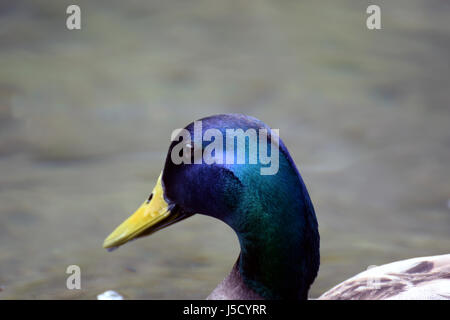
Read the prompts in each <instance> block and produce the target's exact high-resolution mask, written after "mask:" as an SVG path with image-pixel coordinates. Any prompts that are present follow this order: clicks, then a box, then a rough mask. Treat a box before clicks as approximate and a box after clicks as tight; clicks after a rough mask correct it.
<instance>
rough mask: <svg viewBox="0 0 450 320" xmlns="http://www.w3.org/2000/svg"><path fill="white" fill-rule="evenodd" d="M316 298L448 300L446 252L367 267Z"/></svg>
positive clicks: (448, 261) (449, 285)
mask: <svg viewBox="0 0 450 320" xmlns="http://www.w3.org/2000/svg"><path fill="white" fill-rule="evenodd" d="M318 299H319V300H446V299H450V254H445V255H439V256H431V257H421V258H413V259H408V260H401V261H396V262H392V263H389V264H385V265H382V266H378V267H373V268H370V269H368V270H366V271H364V272H361V273H359V274H357V275H356V276H354V277H352V278H350V279H348V280H346V281H344V282H342V283H340V284H338V285H337V286H335V287H333V288H332V289H330V290H329V291H327V292H325V293H324V294H322V295H321V296H320V297H319V298H318Z"/></svg>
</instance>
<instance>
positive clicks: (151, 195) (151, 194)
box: [147, 193, 153, 203]
mask: <svg viewBox="0 0 450 320" xmlns="http://www.w3.org/2000/svg"><path fill="white" fill-rule="evenodd" d="M152 198H153V193H150V196H149V197H148V199H147V203H149V202H150V200H152Z"/></svg>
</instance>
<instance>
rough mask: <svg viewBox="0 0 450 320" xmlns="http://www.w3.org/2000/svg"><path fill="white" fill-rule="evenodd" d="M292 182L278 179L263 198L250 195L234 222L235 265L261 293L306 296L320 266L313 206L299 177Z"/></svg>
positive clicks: (288, 296)
mask: <svg viewBox="0 0 450 320" xmlns="http://www.w3.org/2000/svg"><path fill="white" fill-rule="evenodd" d="M300 179H301V178H300ZM292 185H294V186H295V187H289V188H286V189H288V190H283V189H284V188H283V187H282V186H280V185H279V187H278V189H277V191H274V190H272V196H274V198H273V200H271V201H266V203H264V202H261V200H260V199H256V200H255V197H253V200H252V197H251V196H249V197H248V199H249V201H248V202H247V203H245V204H244V206H241V207H240V214H239V216H240V217H242V219H240V221H238V223H237V224H235V228H234V229H235V231H236V233H237V235H238V238H239V242H240V246H241V253H240V256H239V260H238V262H237V264H238V270H239V272H240V274H241V276H242V279H243V281H244V283H245V284H246V286H247V287H248V288H249V289H251V290H253V291H254V292H256V293H257V294H258V295H260V296H261V297H263V298H265V299H307V295H308V290H309V287H310V286H311V284H312V282H313V281H314V279H315V277H316V275H317V272H318V268H319V232H318V226H317V220H316V216H315V213H314V208H313V206H312V203H311V200H310V198H309V195H308V192H307V190H306V187H305V186H304V184H303V182H302V181H301V180H297V181H296V183H295V184H291V186H292ZM266 198H267V197H266ZM235 222H236V221H235Z"/></svg>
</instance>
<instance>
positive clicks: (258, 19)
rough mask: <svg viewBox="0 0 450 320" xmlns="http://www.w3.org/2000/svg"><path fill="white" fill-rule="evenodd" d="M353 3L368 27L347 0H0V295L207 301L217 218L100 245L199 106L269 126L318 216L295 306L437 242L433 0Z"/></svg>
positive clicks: (437, 14)
mask: <svg viewBox="0 0 450 320" xmlns="http://www.w3.org/2000/svg"><path fill="white" fill-rule="evenodd" d="M72 3H76V4H78V5H79V6H80V7H81V10H82V29H81V30H80V31H68V30H67V29H66V25H65V20H66V17H67V15H66V13H65V11H66V8H67V6H68V5H69V4H72ZM370 3H371V4H378V5H380V6H381V10H382V30H379V31H369V30H367V28H366V26H365V20H366V17H367V14H366V13H365V11H366V8H367V6H368V5H369V2H368V1H356V0H353V1H350V0H342V1H335V0H333V1H332V0H330V1H293V0H289V1H288V0H278V1H267V0H252V1H250V0H247V1H237V0H233V1H210V0H202V1H197V0H195V1H194V0H192V1H186V0H183V1H181V0H180V1H137V0H136V1H118V0H116V1H109V0H108V1H106V0H104V1H95V2H94V1H45V0H41V1H31V0H30V1H23V0H14V1H13V0H7V1H2V2H0V243H1V249H0V288H1V290H0V291H1V292H0V299H16V298H18V299H54V298H61V299H73V298H80V299H95V297H96V295H97V294H99V293H101V292H103V291H105V290H108V289H113V290H116V291H118V292H119V293H121V294H122V295H124V297H125V298H128V299H130V298H134V299H143V298H147V299H169V298H170V299H182V298H191V299H197V298H198V299H202V298H204V297H206V296H207V294H208V293H209V292H210V291H211V290H212V289H213V288H214V287H215V286H216V285H217V284H218V283H219V282H220V281H221V280H222V279H223V277H225V276H226V274H227V273H228V271H229V270H230V269H231V266H232V265H233V263H234V261H235V259H236V257H237V255H238V253H239V247H238V242H237V239H236V237H235V235H234V234H233V232H232V231H231V229H229V228H228V227H227V226H226V225H225V224H223V223H221V222H219V221H216V220H214V219H212V218H208V217H205V216H194V217H192V218H190V219H188V220H185V221H183V222H181V223H179V224H176V225H174V226H171V227H169V228H168V229H166V230H164V231H162V232H158V233H156V234H154V235H152V236H151V237H149V238H144V239H142V240H138V241H136V242H133V243H132V244H129V245H126V246H124V247H122V248H120V249H119V250H117V251H115V252H113V253H108V252H106V251H105V250H104V249H103V248H102V242H103V239H104V238H105V236H107V235H108V234H109V232H110V231H112V230H113V228H115V227H116V226H117V225H118V223H120V222H121V221H122V220H123V219H124V218H126V217H127V216H128V215H129V214H131V213H132V212H133V211H134V210H135V209H136V208H137V206H138V205H139V204H140V203H141V202H142V201H143V200H144V199H146V197H147V196H148V194H149V193H150V192H151V190H152V188H153V185H154V183H155V182H156V179H157V177H158V175H159V172H160V170H161V169H162V166H163V163H164V159H165V156H166V150H167V147H168V145H169V140H170V134H171V132H172V130H173V129H175V128H179V127H184V126H185V125H186V124H188V123H189V122H191V121H193V120H195V119H198V118H201V117H204V116H207V115H211V114H216V113H228V112H238V113H246V114H249V115H252V116H255V117H257V118H259V119H261V120H263V121H265V122H266V123H267V124H269V125H270V126H271V127H273V128H279V129H280V135H281V137H282V139H283V140H284V142H285V144H286V145H287V147H288V148H289V150H290V152H291V155H292V157H293V158H294V160H295V162H296V163H297V165H298V167H299V170H300V172H301V173H302V175H303V178H304V180H305V182H306V184H307V186H308V188H309V191H310V194H311V197H312V199H313V202H314V204H315V208H316V212H317V216H318V219H319V224H320V232H321V254H322V264H321V268H320V273H319V276H318V278H317V279H316V282H315V284H314V286H313V288H312V290H311V296H312V297H317V296H318V295H319V294H320V293H321V292H324V291H325V290H326V289H328V288H330V287H331V286H333V285H334V284H337V283H338V282H340V281H342V280H344V279H346V278H348V277H350V276H352V275H354V274H356V273H358V272H359V271H362V270H365V269H366V268H367V266H369V265H379V264H383V263H387V262H390V261H394V260H399V259H405V258H410V257H414V256H423V255H434V254H442V253H448V252H449V248H450V237H449V230H450V202H449V199H450V170H449V164H450V127H449V123H450V95H449V89H450V88H449V84H450V66H449V63H450V23H449V16H450V3H449V2H447V1H441V0H421V1H419V0H396V1H378V0H374V1H371V2H370ZM71 264H76V265H79V266H80V267H81V272H82V282H81V285H82V290H72V291H71V290H67V289H66V277H67V276H68V275H67V274H66V273H65V271H66V267H67V266H68V265H71Z"/></svg>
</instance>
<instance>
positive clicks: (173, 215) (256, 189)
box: [103, 114, 450, 299]
mask: <svg viewBox="0 0 450 320" xmlns="http://www.w3.org/2000/svg"><path fill="white" fill-rule="evenodd" d="M199 121H201V125H202V126H201V127H200V128H201V129H200V131H199V132H198V128H196V124H195V122H194V123H191V124H189V125H188V126H187V127H186V128H185V129H184V133H185V134H178V135H174V136H173V137H172V143H171V145H170V147H169V151H168V155H167V158H166V162H165V166H164V169H163V171H162V173H161V175H160V176H159V178H158V181H157V183H156V186H155V187H154V189H153V192H152V193H151V194H150V197H149V198H148V199H147V200H145V201H144V203H143V204H142V205H141V206H140V207H139V208H138V209H137V211H136V212H135V213H134V214H133V215H132V216H130V217H129V218H128V219H127V220H125V221H124V222H123V223H122V224H121V225H119V226H118V227H117V229H115V230H114V231H113V232H112V233H111V234H110V235H109V236H108V237H107V238H106V239H105V241H104V244H103V246H104V247H105V248H115V247H118V246H121V245H123V244H124V243H126V242H128V241H130V240H132V239H135V238H138V237H142V236H148V235H150V234H152V233H154V232H156V231H158V230H160V229H163V228H165V227H167V226H169V225H171V224H174V223H176V222H179V221H181V220H183V219H186V218H188V217H190V216H192V215H193V214H204V215H208V216H212V217H214V218H217V219H219V220H221V221H223V222H225V223H226V224H227V225H229V226H230V227H231V228H232V229H233V230H234V232H235V233H236V235H237V237H238V239H239V244H240V249H241V251H240V254H239V257H238V258H237V261H236V263H235V264H234V267H233V268H232V270H231V272H230V274H229V275H228V276H227V277H226V278H225V279H224V280H223V281H222V283H220V284H219V285H218V287H217V288H216V289H214V291H213V292H212V293H211V294H210V295H209V296H208V297H207V299H307V298H308V290H309V288H310V286H311V284H312V283H313V281H314V279H315V278H316V276H317V273H318V270H319V260H320V255H319V231H318V223H317V218H316V214H315V211H314V207H313V204H312V202H311V199H310V197H309V194H308V191H307V189H306V186H305V184H304V182H303V179H302V177H301V175H300V173H299V171H298V170H297V167H296V165H295V163H294V161H293V160H292V158H291V156H290V155H289V152H288V150H287V148H286V147H285V145H284V143H283V142H282V141H281V139H279V138H278V135H277V132H276V131H275V130H271V129H270V128H269V127H268V126H267V125H266V124H265V123H263V122H262V121H260V120H258V119H255V118H252V117H249V116H246V115H239V114H226V115H225V114H224V115H215V116H211V117H207V118H203V119H200V120H199ZM208 129H212V130H216V131H213V132H215V133H216V136H215V140H217V141H218V142H225V143H227V141H225V140H226V139H225V138H226V137H227V135H226V133H227V129H242V131H244V132H245V133H248V132H250V131H247V130H249V129H254V130H255V131H258V132H267V133H268V135H267V136H262V137H263V138H262V139H261V136H259V138H260V139H259V143H260V145H258V149H251V148H250V147H249V146H250V144H251V142H256V139H257V138H256V135H251V134H248V136H247V138H248V140H247V141H248V142H247V143H246V142H245V140H244V142H242V141H241V142H239V141H238V142H237V143H236V145H235V146H234V145H232V147H231V148H225V147H224V148H223V149H222V150H221V151H222V152H223V154H221V153H220V152H219V151H220V149H216V150H215V153H213V152H211V150H209V151H210V152H209V153H207V152H206V149H207V148H206V147H207V146H208V144H210V143H212V142H210V141H213V140H212V138H211V134H209V139H205V140H207V141H203V140H202V139H201V138H200V139H198V137H195V136H196V134H197V135H198V134H199V133H200V134H201V136H202V137H203V135H204V134H205V133H206V132H207V130H208ZM196 131H197V132H196ZM210 132H211V131H210ZM220 134H222V137H223V139H224V140H223V141H220V138H218V137H221V135H220ZM193 136H194V139H191V137H193ZM205 138H206V137H205ZM274 138H276V139H274ZM274 141H275V144H273V143H272V145H271V148H269V147H267V148H268V149H265V150H266V151H267V154H270V153H271V154H278V159H272V160H277V161H278V163H277V169H278V170H277V171H276V172H275V173H273V174H261V173H262V170H261V169H262V168H263V167H267V161H266V162H265V163H264V164H262V163H261V161H258V162H257V163H253V164H250V163H249V161H246V162H244V163H239V162H238V161H236V159H237V156H236V153H238V152H239V151H245V152H247V155H248V152H249V151H250V152H256V151H255V150H259V151H261V143H266V142H274ZM228 143H229V142H228ZM233 143H234V138H233ZM269 149H270V151H269ZM190 151H193V152H190ZM278 151H279V152H278ZM230 153H232V154H231V156H230ZM174 154H175V156H180V157H181V158H182V159H184V160H185V161H181V162H180V161H178V160H179V159H178V160H177V161H174V159H173V156H174ZM195 154H197V155H198V154H200V155H202V156H203V159H201V158H200V160H201V161H197V160H198V159H197V160H196V158H195ZM244 154H245V153H244ZM221 156H224V157H229V158H227V159H231V160H234V161H220V157H221ZM207 157H209V159H208V158H207ZM211 158H214V159H211ZM208 160H209V162H208ZM211 160H214V161H211ZM395 298H399V299H409V298H415V299H426V298H432V299H438V298H441V299H444V298H450V254H447V255H442V256H437V257H427V258H416V259H411V260H404V261H400V262H395V263H392V264H387V265H385V266H380V267H376V268H372V269H370V270H367V271H365V272H363V273H361V274H359V275H357V276H355V277H353V278H351V279H349V280H347V281H345V282H343V283H342V284H340V285H338V286H336V287H334V288H332V289H331V290H329V291H328V292H326V293H324V294H323V295H322V296H320V297H319V299H395Z"/></svg>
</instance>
